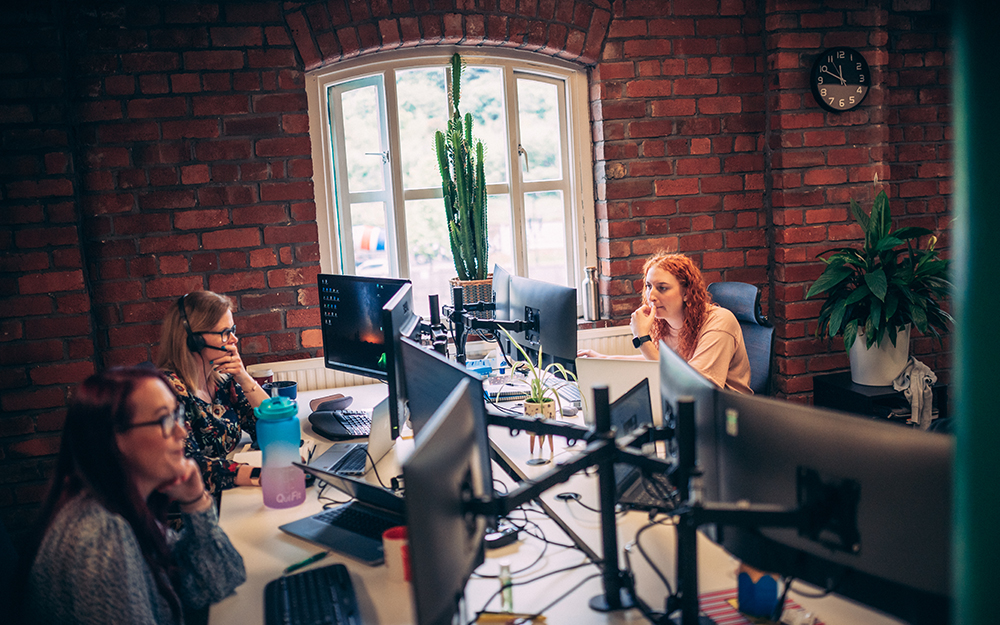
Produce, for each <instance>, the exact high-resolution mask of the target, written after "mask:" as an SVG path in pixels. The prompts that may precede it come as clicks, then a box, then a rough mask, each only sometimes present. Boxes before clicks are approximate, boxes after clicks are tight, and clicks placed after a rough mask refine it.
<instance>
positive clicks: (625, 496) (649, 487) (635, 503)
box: [611, 379, 674, 510]
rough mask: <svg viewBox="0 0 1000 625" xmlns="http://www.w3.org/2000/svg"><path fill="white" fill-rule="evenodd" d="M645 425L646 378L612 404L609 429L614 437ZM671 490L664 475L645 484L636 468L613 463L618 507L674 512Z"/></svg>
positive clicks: (649, 417) (648, 415) (649, 419)
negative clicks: (613, 431)
mask: <svg viewBox="0 0 1000 625" xmlns="http://www.w3.org/2000/svg"><path fill="white" fill-rule="evenodd" d="M644 425H653V411H652V405H651V404H650V393H649V380H646V379H643V380H641V381H640V382H639V383H638V384H636V385H635V386H634V387H632V388H631V389H630V390H629V391H628V392H627V393H625V394H624V395H622V396H621V397H619V398H618V399H616V400H615V401H614V402H612V403H611V427H613V428H614V429H615V438H621V437H623V436H626V435H628V434H629V433H630V432H632V431H633V430H635V429H636V428H638V427H640V426H644ZM673 490H674V489H673V487H672V486H671V485H670V482H669V480H668V479H667V476H666V475H665V474H662V473H659V474H653V475H651V476H650V478H649V481H647V480H645V479H644V478H643V476H642V471H640V470H639V468H638V467H636V466H633V465H631V464H625V463H616V464H615V492H616V494H617V503H618V504H619V505H622V506H625V507H628V508H633V509H636V510H664V509H666V510H669V509H673V507H674V506H673V503H672V502H671V501H670V499H669V494H670V493H671V492H673Z"/></svg>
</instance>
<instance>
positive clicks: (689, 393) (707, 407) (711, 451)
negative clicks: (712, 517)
mask: <svg viewBox="0 0 1000 625" xmlns="http://www.w3.org/2000/svg"><path fill="white" fill-rule="evenodd" d="M719 390H720V389H719V387H717V386H716V385H715V384H714V383H713V382H711V381H710V380H709V379H708V378H706V377H705V376H703V375H702V374H701V373H699V372H698V371H696V370H695V369H694V367H692V366H691V365H689V364H688V363H687V361H686V360H684V359H683V358H681V356H680V355H679V354H678V353H677V352H675V351H674V350H672V349H670V348H669V347H667V344H666V343H664V342H663V341H660V401H661V403H662V405H663V423H664V425H668V426H671V427H676V426H677V419H676V418H675V417H676V415H677V414H678V408H677V403H678V400H679V399H680V398H682V397H690V398H692V399H694V410H695V414H694V423H695V445H696V446H695V462H696V464H697V465H698V469H700V470H701V478H700V481H701V493H702V496H703V498H704V500H705V501H718V496H719V466H718V459H717V457H716V450H715V445H716V438H717V436H718V432H717V429H718V425H717V423H716V417H715V402H716V396H717V394H718V392H719Z"/></svg>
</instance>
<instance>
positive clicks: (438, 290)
mask: <svg viewBox="0 0 1000 625" xmlns="http://www.w3.org/2000/svg"><path fill="white" fill-rule="evenodd" d="M406 238H407V241H406V243H407V251H408V253H409V257H410V281H411V282H412V283H413V308H414V309H415V310H416V311H417V314H419V315H421V316H424V317H427V316H429V313H430V308H429V307H428V305H427V296H428V295H437V296H438V300H439V301H440V303H441V304H450V303H451V291H450V290H449V289H450V287H449V285H448V280H450V279H451V278H454V277H455V275H456V274H455V264H454V263H453V262H452V257H451V246H450V245H449V244H448V232H447V229H446V226H445V217H444V200H442V199H440V198H435V199H433V200H410V201H408V202H406Z"/></svg>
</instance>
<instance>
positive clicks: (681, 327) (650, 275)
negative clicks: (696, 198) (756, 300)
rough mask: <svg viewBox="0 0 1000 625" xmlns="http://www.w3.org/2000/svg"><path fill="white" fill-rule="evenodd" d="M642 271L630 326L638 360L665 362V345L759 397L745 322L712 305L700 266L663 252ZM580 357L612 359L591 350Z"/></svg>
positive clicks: (719, 380) (724, 383)
mask: <svg viewBox="0 0 1000 625" xmlns="http://www.w3.org/2000/svg"><path fill="white" fill-rule="evenodd" d="M642 273H643V276H644V277H645V278H644V279H645V284H644V286H643V289H642V305H641V306H639V308H637V309H636V310H635V312H633V313H632V320H631V322H630V323H629V327H630V328H631V329H632V336H633V339H632V342H633V344H634V345H635V346H636V347H637V348H638V349H639V351H640V352H641V356H640V355H637V356H635V357H634V358H636V359H640V360H641V359H643V358H644V359H646V360H659V359H660V347H659V346H660V341H663V342H664V343H665V344H666V345H667V347H669V348H670V349H672V350H674V351H675V352H677V353H678V354H680V356H681V357H682V358H684V360H686V361H687V362H688V363H689V364H690V365H691V366H692V367H694V368H695V369H697V370H698V371H699V372H701V373H702V375H704V376H705V377H706V378H708V379H709V380H711V381H712V382H714V383H715V384H717V385H718V386H721V387H723V388H727V389H730V390H733V391H736V392H738V393H747V394H751V393H753V391H751V390H750V360H749V359H748V358H747V350H746V346H745V345H744V343H743V331H742V330H741V329H740V324H739V322H738V321H737V320H736V317H735V316H733V313H731V312H729V311H728V310H726V309H725V308H722V307H721V306H717V305H715V304H713V303H712V297H711V295H709V293H708V289H706V288H705V281H704V280H703V279H702V277H701V271H699V269H698V267H697V266H695V264H694V262H692V261H691V259H690V258H688V257H687V256H684V255H683V254H669V253H665V252H660V253H658V254H656V255H654V256H653V257H652V258H650V259H649V260H647V261H646V264H645V266H643V268H642ZM579 355H580V356H584V357H592V358H609V356H605V355H604V354H599V353H597V352H595V351H593V350H589V349H586V350H581V351H580V353H579ZM626 358H627V357H626Z"/></svg>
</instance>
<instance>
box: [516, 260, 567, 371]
mask: <svg viewBox="0 0 1000 625" xmlns="http://www.w3.org/2000/svg"><path fill="white" fill-rule="evenodd" d="M509 298H510V300H509V313H508V314H509V315H510V316H509V319H511V320H522V321H527V322H529V323H530V324H531V328H530V329H528V330H525V331H524V332H512V333H511V335H512V336H513V337H514V340H515V341H516V342H517V343H518V344H519V345H520V346H521V347H523V348H524V350H525V351H526V352H527V353H528V355H529V357H531V359H532V360H533V361H535V362H537V359H538V351H539V350H541V352H542V365H543V366H546V365H549V364H551V363H553V362H557V363H559V364H561V365H562V366H563V367H565V368H566V369H567V370H569V371H571V372H573V373H575V372H576V352H577V338H576V319H577V315H576V289H575V288H571V287H567V286H562V285H559V284H552V283H550V282H543V281H541V280H531V279H529V278H522V277H520V276H510V293H509ZM507 353H508V354H509V355H510V356H511V358H514V359H517V360H521V359H522V358H523V357H522V356H521V353H520V352H518V351H517V350H516V349H514V348H513V347H512V346H511V347H508V349H507Z"/></svg>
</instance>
